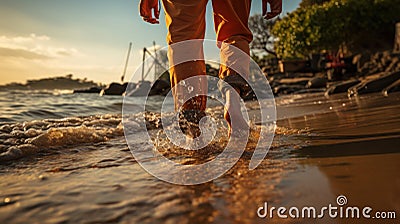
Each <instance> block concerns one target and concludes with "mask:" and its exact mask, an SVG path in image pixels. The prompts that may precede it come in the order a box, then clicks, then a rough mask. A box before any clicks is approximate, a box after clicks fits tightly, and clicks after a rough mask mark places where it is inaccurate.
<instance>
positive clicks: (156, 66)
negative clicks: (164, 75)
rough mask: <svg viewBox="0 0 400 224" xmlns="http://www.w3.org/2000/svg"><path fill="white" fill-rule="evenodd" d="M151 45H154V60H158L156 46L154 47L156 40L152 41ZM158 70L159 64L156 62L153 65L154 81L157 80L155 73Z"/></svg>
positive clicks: (156, 73)
mask: <svg viewBox="0 0 400 224" xmlns="http://www.w3.org/2000/svg"><path fill="white" fill-rule="evenodd" d="M153 47H154V55H155V57H156V60H158V55H157V48H156V42H155V41H153ZM158 70H159V66H158V64H157V63H155V66H154V81H156V80H157V78H158V77H157V75H158Z"/></svg>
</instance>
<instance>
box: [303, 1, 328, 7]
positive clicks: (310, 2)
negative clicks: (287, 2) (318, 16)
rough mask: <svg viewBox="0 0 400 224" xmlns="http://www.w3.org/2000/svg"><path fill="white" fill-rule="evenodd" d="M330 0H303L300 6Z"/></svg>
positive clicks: (318, 3)
mask: <svg viewBox="0 0 400 224" xmlns="http://www.w3.org/2000/svg"><path fill="white" fill-rule="evenodd" d="M329 1H330V0H303V1H301V2H300V7H308V6H312V5H316V4H317V5H320V4H323V3H325V2H329Z"/></svg>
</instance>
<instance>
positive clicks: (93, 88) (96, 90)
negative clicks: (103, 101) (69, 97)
mask: <svg viewBox="0 0 400 224" xmlns="http://www.w3.org/2000/svg"><path fill="white" fill-rule="evenodd" d="M100 92H101V88H100V87H91V88H89V89H77V90H74V93H97V94H99V93H100Z"/></svg>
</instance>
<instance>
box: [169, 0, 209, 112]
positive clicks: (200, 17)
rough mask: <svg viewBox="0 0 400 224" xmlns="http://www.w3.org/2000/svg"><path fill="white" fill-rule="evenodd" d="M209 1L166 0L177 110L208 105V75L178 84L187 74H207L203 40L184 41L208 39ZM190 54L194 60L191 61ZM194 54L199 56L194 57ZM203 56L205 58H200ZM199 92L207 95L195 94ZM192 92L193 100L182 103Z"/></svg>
mask: <svg viewBox="0 0 400 224" xmlns="http://www.w3.org/2000/svg"><path fill="white" fill-rule="evenodd" d="M207 2H208V0H191V1H187V0H163V6H164V11H165V13H166V25H167V28H168V35H167V43H168V45H169V46H170V47H169V49H168V58H169V62H170V78H171V87H172V88H174V87H175V88H174V90H175V91H174V92H173V95H174V102H175V110H176V111H180V110H200V111H204V110H205V109H206V101H207V97H206V96H205V95H206V93H207V92H206V91H207V79H199V81H198V82H193V83H185V85H178V84H179V83H180V82H181V81H182V80H185V79H187V78H190V77H194V76H200V75H205V74H206V69H205V63H204V55H203V42H202V41H192V42H186V43H183V41H187V40H195V39H199V40H202V39H204V34H205V12H206V5H207ZM171 45H172V47H171ZM187 58H189V59H191V60H190V61H187ZM193 58H195V59H197V60H196V61H194V60H193ZM199 58H202V59H203V60H198V59H199ZM182 62H183V63H182ZM192 87H193V88H192ZM196 94H197V95H203V96H195V95H196ZM191 95H193V96H194V97H193V98H192V99H191V100H189V101H186V103H182V101H185V99H187V97H188V96H191Z"/></svg>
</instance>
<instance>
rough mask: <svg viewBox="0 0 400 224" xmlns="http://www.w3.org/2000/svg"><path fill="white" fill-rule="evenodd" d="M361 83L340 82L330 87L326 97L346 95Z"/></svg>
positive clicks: (351, 81) (354, 81)
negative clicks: (350, 89) (338, 94)
mask: <svg viewBox="0 0 400 224" xmlns="http://www.w3.org/2000/svg"><path fill="white" fill-rule="evenodd" d="M360 82H361V81H360V80H358V79H355V80H348V81H345V82H340V83H338V84H335V85H333V86H330V87H329V88H328V90H326V92H325V96H328V95H332V94H337V93H346V92H347V91H348V90H349V88H351V87H353V86H355V85H357V84H359V83H360Z"/></svg>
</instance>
